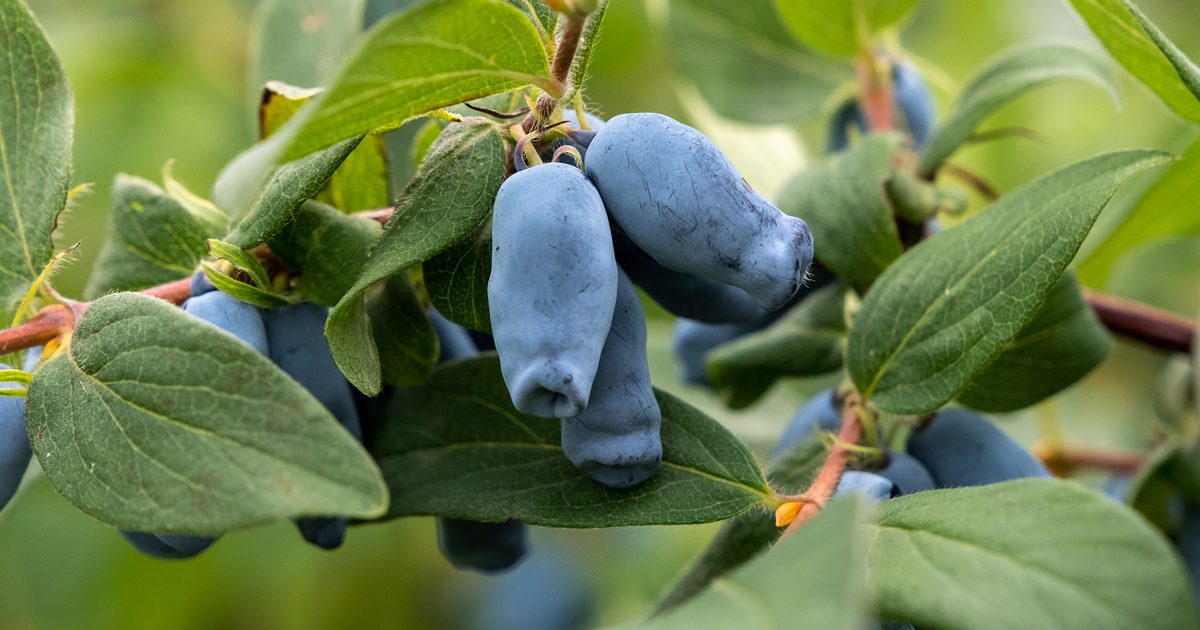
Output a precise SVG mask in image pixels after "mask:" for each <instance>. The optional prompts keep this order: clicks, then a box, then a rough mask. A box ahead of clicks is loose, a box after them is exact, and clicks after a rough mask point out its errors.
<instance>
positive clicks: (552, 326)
mask: <svg viewBox="0 0 1200 630" xmlns="http://www.w3.org/2000/svg"><path fill="white" fill-rule="evenodd" d="M492 243H493V251H492V275H491V278H490V279H489V281H488V306H489V309H490V311H491V320H492V336H493V337H494V338H495V341H496V350H497V352H498V353H499V354H500V370H501V372H502V373H503V375H504V382H505V384H506V385H508V392H509V394H510V395H511V396H512V402H513V405H514V406H515V407H516V408H517V409H518V410H520V411H521V412H523V413H527V414H530V415H534V416H540V417H543V418H570V417H573V416H577V415H579V414H580V413H581V412H582V411H583V410H584V408H586V407H587V404H588V396H589V394H590V393H591V391H592V380H593V379H594V378H595V376H596V366H597V364H599V362H600V352H601V350H602V349H603V348H604V340H605V339H606V338H607V337H608V329H609V325H610V324H611V323H612V314H613V307H614V305H615V303H616V300H617V262H616V259H615V258H614V257H613V248H612V234H611V232H610V231H609V226H608V216H607V215H606V214H605V212H604V202H602V201H601V200H600V195H599V194H597V193H596V189H595V188H594V187H593V186H592V184H591V182H589V181H588V179H587V177H584V175H583V173H582V172H581V171H580V170H579V169H578V168H575V167H574V166H570V165H567V164H556V163H551V164H542V165H539V166H534V167H532V168H528V169H526V170H524V171H521V172H519V173H516V174H515V175H513V176H512V177H510V178H508V179H507V180H506V181H505V182H504V184H503V185H502V186H501V187H500V192H499V193H498V194H497V196H496V202H495V206H494V209H493V215H492Z"/></svg>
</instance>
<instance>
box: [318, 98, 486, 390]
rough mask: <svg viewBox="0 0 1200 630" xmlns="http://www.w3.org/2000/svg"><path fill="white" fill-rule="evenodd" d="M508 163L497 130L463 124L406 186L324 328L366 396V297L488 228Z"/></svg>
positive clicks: (372, 360)
mask: <svg viewBox="0 0 1200 630" xmlns="http://www.w3.org/2000/svg"><path fill="white" fill-rule="evenodd" d="M505 159H506V158H505V148H504V137H503V136H501V135H500V130H499V129H498V128H497V127H496V126H495V125H493V124H492V123H490V122H488V121H485V120H483V119H480V118H474V119H464V120H463V121H462V122H461V123H454V124H452V125H450V126H449V127H447V128H446V130H445V131H444V132H443V133H442V135H441V136H440V137H439V138H438V141H437V142H436V143H434V145H433V147H432V148H431V149H430V152H429V155H428V156H427V157H426V158H425V160H424V162H423V163H422V164H421V169H420V170H419V171H417V174H416V175H415V176H414V177H413V179H412V180H411V181H410V182H409V183H408V186H407V187H405V189H404V193H403V194H402V195H401V196H400V199H399V200H398V201H397V203H396V212H395V214H394V215H393V216H392V220H391V221H389V222H388V225H387V228H386V229H385V230H384V233H383V238H382V239H380V241H379V244H378V245H376V246H375V250H374V251H372V252H371V257H370V258H369V259H367V263H366V265H365V266H364V267H363V270H362V272H361V273H360V274H359V276H358V279H357V280H356V281H355V283H354V286H353V287H351V289H350V290H349V291H348V292H347V293H346V295H345V296H344V297H343V298H342V300H341V301H340V302H339V303H338V304H337V306H336V307H334V309H333V311H332V312H331V313H330V315H329V321H328V322H326V324H325V336H326V337H327V338H328V339H329V347H330V350H331V351H332V352H333V358H334V360H335V361H336V362H337V364H338V367H339V368H340V369H341V370H342V373H343V374H345V375H346V378H348V379H349V380H350V382H351V383H353V384H354V386H355V387H357V388H358V389H359V390H361V391H362V392H364V393H366V394H368V395H375V394H376V393H378V392H379V388H380V366H379V356H378V351H377V350H376V348H375V344H374V342H373V341H372V340H371V334H370V330H369V324H368V323H367V318H366V316H365V315H364V314H363V312H362V309H363V300H362V294H363V292H364V291H366V290H367V288H368V287H370V286H371V285H373V284H375V283H376V282H379V281H381V280H386V279H388V278H390V277H392V276H394V275H396V274H398V273H400V272H401V271H404V270H405V269H408V268H410V267H412V266H414V265H417V264H419V263H421V262H423V261H425V260H428V259H429V258H431V257H432V256H434V255H436V254H438V253H440V252H442V251H444V250H445V249H446V248H448V247H450V246H451V245H453V244H454V243H456V242H458V241H460V240H462V239H463V237H465V236H466V235H468V234H470V233H471V232H472V231H473V230H475V229H476V228H477V227H478V226H479V225H480V224H481V223H483V222H484V221H486V220H487V217H488V214H489V213H490V212H491V210H492V202H494V201H495V199H496V192H497V191H499V190H500V184H501V183H502V182H503V181H504V172H505V167H506V164H505ZM466 174H469V176H466Z"/></svg>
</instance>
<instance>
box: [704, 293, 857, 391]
mask: <svg viewBox="0 0 1200 630" xmlns="http://www.w3.org/2000/svg"><path fill="white" fill-rule="evenodd" d="M844 302H845V287H844V286H842V285H838V284H832V285H829V286H826V287H824V288H822V289H820V290H818V291H815V292H814V293H813V294H812V295H810V296H808V297H807V298H805V299H804V301H803V302H801V303H800V304H799V305H797V306H796V307H794V308H792V309H791V310H789V311H788V312H787V314H785V315H784V316H783V317H782V318H780V319H779V320H778V321H776V322H775V323H773V324H771V325H770V326H769V327H767V328H766V329H764V330H762V331H759V332H756V333H753V334H750V335H746V336H745V337H741V338H739V339H736V340H734V341H731V342H730V343H727V344H723V345H721V346H718V347H716V348H714V349H713V350H712V352H710V353H709V355H708V376H709V379H710V380H711V381H712V384H713V387H715V388H716V389H717V391H718V392H720V394H721V399H722V401H723V402H724V403H725V405H726V406H728V407H730V408H732V409H741V408H743V407H746V406H749V405H750V404H752V403H753V402H755V401H756V400H758V399H759V398H760V397H762V395H763V394H765V393H766V392H767V390H768V389H770V388H771V386H772V385H774V384H775V381H776V380H778V379H781V378H787V377H799V376H816V375H818V374H826V373H828V372H832V371H834V370H837V369H839V368H841V367H842V349H843V347H844V342H845V337H846V322H845V317H844V313H843V308H842V306H843V304H844Z"/></svg>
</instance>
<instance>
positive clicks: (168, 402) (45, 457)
mask: <svg viewBox="0 0 1200 630" xmlns="http://www.w3.org/2000/svg"><path fill="white" fill-rule="evenodd" d="M28 422H29V437H30V439H31V440H32V443H33V448H34V450H35V452H36V453H37V456H38V461H39V462H41V466H42V469H43V470H45V471H46V476H47V478H49V480H50V483H52V484H53V485H54V487H55V488H56V489H57V490H58V491H59V492H60V493H61V494H62V495H63V496H64V497H66V498H67V500H69V501H70V502H71V503H73V504H74V505H75V506H76V507H78V508H79V509H81V510H83V511H84V512H86V513H88V514H90V515H92V516H94V517H95V518H97V519H99V520H101V521H104V522H105V523H109V524H112V525H115V526H117V527H121V528H124V529H131V530H135V531H154V532H166V533H189V534H209V535H212V534H218V533H221V532H224V531H227V530H230V529H236V528H241V527H248V526H251V525H256V524H259V523H266V522H269V521H274V520H278V519H283V518H294V517H298V516H309V515H345V516H351V517H359V518H372V517H376V516H379V515H380V514H382V513H383V512H384V511H385V510H386V507H387V494H386V489H385V487H384V485H383V480H382V478H381V477H380V473H379V470H378V469H377V468H376V467H375V464H374V463H373V462H372V461H371V459H370V457H368V456H367V454H366V452H365V451H363V449H362V447H361V446H359V444H358V442H357V441H356V440H355V439H354V437H352V436H351V435H350V434H349V433H348V432H347V431H346V430H345V429H343V428H342V427H341V426H340V425H339V424H338V423H337V421H336V420H334V418H333V416H331V415H329V412H328V411H326V409H325V407H324V406H323V405H321V403H320V402H318V401H317V400H316V399H315V398H313V397H312V395H311V394H309V393H308V392H307V391H306V390H305V389H304V388H303V387H301V386H300V385H298V384H297V383H296V382H295V381H293V380H292V379H291V378H289V377H288V376H287V375H286V374H284V373H283V372H282V371H280V370H279V368H277V367H275V365H274V364H273V363H271V361H270V360H269V359H267V358H266V357H264V356H262V355H260V354H259V353H257V352H255V351H254V350H253V349H252V348H250V347H249V346H247V345H246V344H244V343H242V342H240V341H239V340H237V339H236V338H235V337H233V336H232V335H230V334H228V333H225V332H222V331H220V330H219V329H217V328H216V327H214V326H212V325H210V324H207V323H204V322H202V321H200V320H199V319H196V318H194V317H191V316H189V315H187V314H185V313H184V312H183V311H181V310H179V309H178V308H175V307H173V306H171V305H170V304H168V303H166V302H164V301H162V300H158V299H155V298H152V297H148V296H144V295H140V294H136V293H118V294H113V295H109V296H105V297H102V298H100V299H99V300H97V301H96V302H95V303H94V304H93V305H92V306H91V307H90V308H89V309H88V311H87V313H86V314H85V315H84V316H83V317H82V318H81V319H80V320H79V322H78V324H77V326H76V328H75V332H74V334H73V335H72V337H71V345H70V347H69V349H68V351H67V352H65V353H63V354H61V355H59V356H57V357H55V358H53V359H51V360H49V361H48V362H46V363H45V364H44V365H43V366H42V367H41V369H39V370H38V371H37V373H36V374H35V375H34V379H33V384H32V386H31V387H30V390H29V402H28Z"/></svg>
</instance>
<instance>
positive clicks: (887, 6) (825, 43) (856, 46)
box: [775, 0, 917, 57]
mask: <svg viewBox="0 0 1200 630" xmlns="http://www.w3.org/2000/svg"><path fill="white" fill-rule="evenodd" d="M916 4H917V0H775V8H776V9H778V10H779V15H780V16H781V17H783V22H784V24H786V25H787V27H788V28H789V29H791V31H792V34H793V35H795V36H796V38H797V39H799V40H800V41H802V42H804V43H805V44H808V45H809V46H812V47H813V48H814V49H816V50H819V51H821V52H823V53H825V54H828V55H835V56H842V57H851V56H853V55H856V54H858V53H859V52H860V51H861V50H862V49H863V47H864V46H867V45H869V44H870V42H869V41H860V35H861V36H865V37H868V38H870V36H871V35H874V34H875V33H876V32H878V31H879V30H880V29H883V28H885V27H887V26H890V25H892V24H895V23H896V22H899V21H900V19H901V18H903V17H904V16H905V15H906V14H908V12H909V11H910V10H911V9H912V8H913V7H914V6H916Z"/></svg>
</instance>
